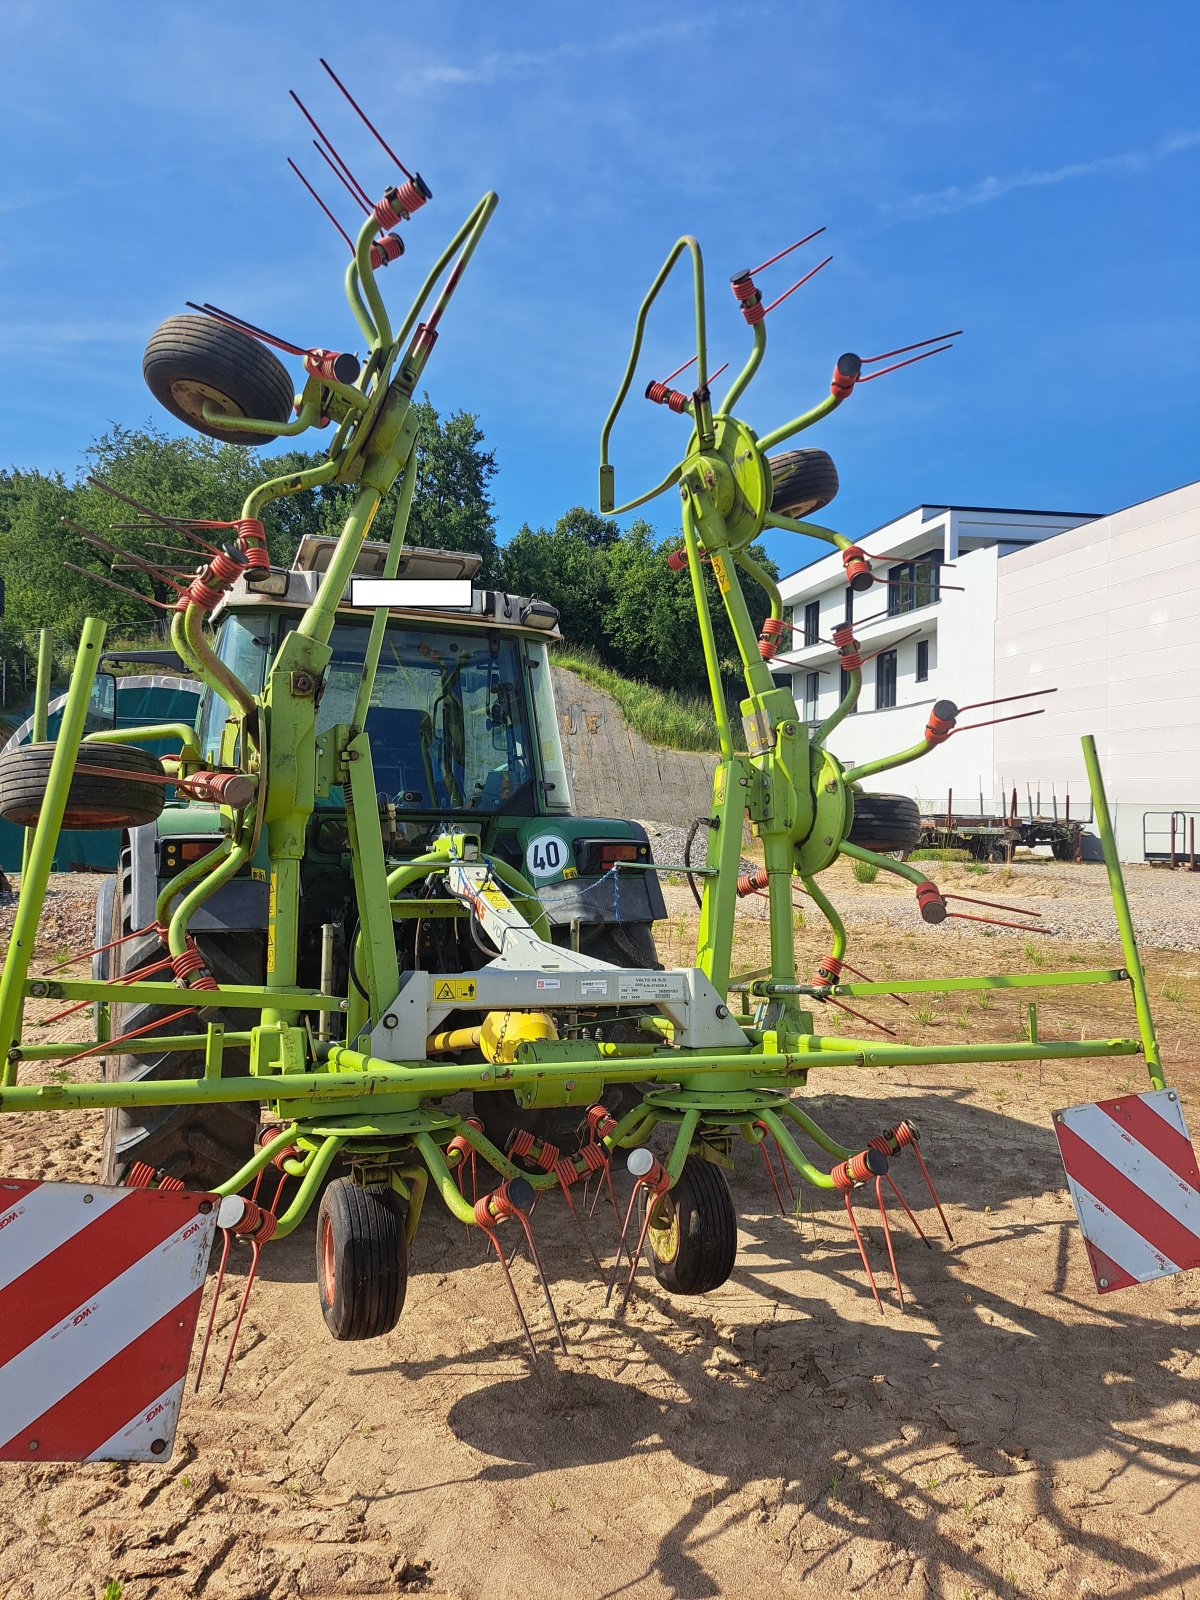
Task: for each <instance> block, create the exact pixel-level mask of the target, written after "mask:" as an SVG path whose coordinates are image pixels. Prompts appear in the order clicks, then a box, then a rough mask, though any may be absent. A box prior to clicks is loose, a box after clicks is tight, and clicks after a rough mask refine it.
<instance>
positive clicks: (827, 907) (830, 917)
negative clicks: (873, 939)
mask: <svg viewBox="0 0 1200 1600" xmlns="http://www.w3.org/2000/svg"><path fill="white" fill-rule="evenodd" d="M800 882H801V883H802V884H803V885H804V888H805V891H806V892H807V894H808V895H809V896H810V897H811V898H812V902H813V904H814V905H815V906H816V908H817V910H818V911H819V912H820V913H821V915H822V916H823V917H824V918H825V921H826V922H827V923H828V924H829V929H830V932H831V933H832V934H833V949H832V951H831V952H830V953H831V955H832V956H833V958H834V960H835V961H840V960H841V959H842V957H843V956H844V955H845V954H846V925H845V923H844V922H843V921H842V919H841V917H840V916H838V914H837V911H836V909H835V908H834V906H833V903H832V902H831V901H830V900H829V899H828V897H827V896H826V894H825V891H824V890H823V889H822V888H821V886H820V885H819V884H818V882H817V880H816V879H815V878H801V879H800Z"/></svg>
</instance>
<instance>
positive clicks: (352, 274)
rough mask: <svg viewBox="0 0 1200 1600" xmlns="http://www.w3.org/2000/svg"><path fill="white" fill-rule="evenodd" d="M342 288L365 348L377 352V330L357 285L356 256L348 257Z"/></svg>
mask: <svg viewBox="0 0 1200 1600" xmlns="http://www.w3.org/2000/svg"><path fill="white" fill-rule="evenodd" d="M343 287H344V288H345V291H346V303H347V305H349V307H350V310H351V312H352V313H353V315H354V320H355V322H357V323H358V325H359V327H360V328H361V329H362V333H363V337H364V338H365V339H366V341H367V348H368V349H369V350H377V349H378V347H379V329H378V328H377V327H376V326H375V324H374V323H373V322H372V321H371V313H370V312H369V311H368V310H367V307H366V304H365V302H364V301H363V297H362V290H361V289H360V288H359V285H358V258H357V257H356V256H351V257H350V264H349V265H348V266H347V268H346V276H345V278H344V280H343Z"/></svg>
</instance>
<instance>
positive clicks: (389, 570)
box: [350, 451, 417, 731]
mask: <svg viewBox="0 0 1200 1600" xmlns="http://www.w3.org/2000/svg"><path fill="white" fill-rule="evenodd" d="M416 486H417V457H416V452H415V451H414V452H413V453H412V454H411V455H410V456H409V458H408V464H407V466H406V468H405V471H404V477H403V479H402V480H401V484H400V496H399V503H398V504H397V506H396V515H395V517H394V519H393V521H392V537H391V540H390V541H389V544H388V553H387V556H386V558H385V560H384V563H383V577H384V579H385V580H390V579H392V578H394V577H395V576H396V574H397V572H399V570H400V557H401V554H402V552H403V550H404V538H405V534H406V532H407V530H408V517H409V512H410V511H411V510H412V502H413V490H414V489H415V488H416ZM387 624H388V608H387V607H386V606H376V607H375V611H374V613H373V615H372V617H371V631H370V633H369V634H368V636H367V648H366V651H365V652H364V655H363V667H362V678H361V679H360V681H359V685H358V694H357V695H356V696H355V699H354V710H353V711H352V712H351V713H350V726H351V727H352V728H354V729H356V730H358V731H362V730H363V729H365V728H366V726H367V713H368V712H369V710H370V707H371V695H372V694H373V693H374V691H375V675H376V673H377V672H378V670H379V657H380V654H381V653H382V651H383V638H384V634H385V633H386V632H387Z"/></svg>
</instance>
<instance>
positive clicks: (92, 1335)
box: [0, 1178, 217, 1461]
mask: <svg viewBox="0 0 1200 1600" xmlns="http://www.w3.org/2000/svg"><path fill="white" fill-rule="evenodd" d="M216 1223H217V1203H216V1201H215V1200H214V1199H213V1197H212V1196H211V1195H204V1194H191V1193H186V1192H184V1191H183V1190H170V1191H164V1190H159V1189H110V1188H102V1187H100V1186H99V1185H97V1184H82V1183H37V1182H35V1181H32V1180H29V1179H24V1178H4V1179H0V1460H3V1461H165V1460H166V1458H167V1457H168V1456H169V1455H170V1453H171V1447H172V1445H173V1443H174V1439H175V1424H176V1422H177V1420H178V1417H179V1403H180V1399H181V1398H182V1394H183V1383H184V1378H185V1377H186V1375H187V1367H188V1357H189V1355H190V1353H191V1348H192V1338H193V1335H194V1333H195V1329H196V1316H197V1313H198V1312H199V1310H200V1295H201V1292H202V1290H203V1287H204V1275H205V1272H206V1270H207V1267H208V1258H209V1254H210V1252H211V1250H212V1242H213V1234H214V1231H215V1229H216Z"/></svg>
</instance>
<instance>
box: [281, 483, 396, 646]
mask: <svg viewBox="0 0 1200 1600" xmlns="http://www.w3.org/2000/svg"><path fill="white" fill-rule="evenodd" d="M381 498H382V497H381V495H380V492H379V490H378V489H360V490H359V492H358V495H357V496H356V498H355V501H354V504H353V505H352V506H351V507H350V512H349V514H348V516H347V517H346V521H345V523H344V524H343V526H342V532H341V537H340V538H339V539H338V542H337V544H336V545H335V546H334V548H333V554H332V555H331V557H330V560H329V567H328V569H327V570H326V573H325V576H324V577H323V578H322V580H321V587H320V588H319V589H318V590H317V597H316V599H315V600H314V601H313V602H312V604H311V605H310V606H309V608H308V610H307V611H306V612H305V613H304V616H303V617H302V618H301V620H300V623H299V625H298V627H297V628H296V632H297V634H298V635H299V636H300V637H301V638H302V639H316V640H318V641H319V642H320V643H321V644H326V643H328V640H329V635H330V633H331V631H332V629H333V624H334V622H335V620H336V618H337V608H338V606H339V605H340V604H341V599H342V595H343V594H344V593H345V591H346V585H347V584H348V583H349V582H350V579H351V577H352V576H353V574H354V564H355V562H356V561H357V560H358V557H359V553H360V552H361V550H362V545H363V541H364V540H365V539H366V537H367V534H368V533H370V531H371V524H372V522H373V521H374V520H375V513H376V512H377V511H378V510H379V504H380V500H381Z"/></svg>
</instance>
